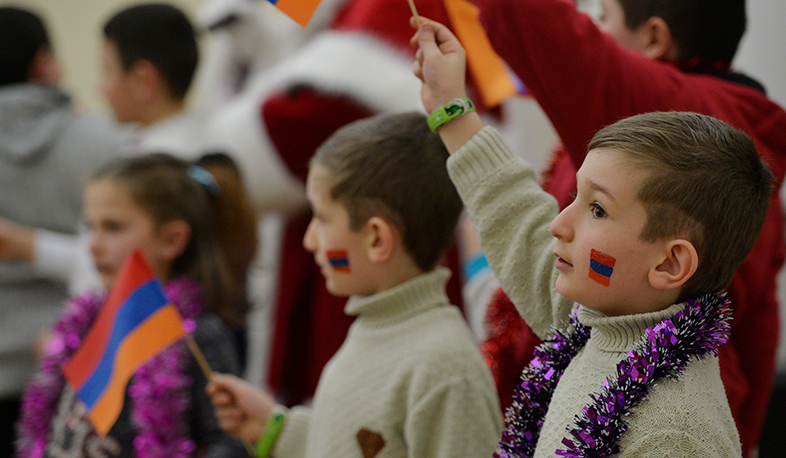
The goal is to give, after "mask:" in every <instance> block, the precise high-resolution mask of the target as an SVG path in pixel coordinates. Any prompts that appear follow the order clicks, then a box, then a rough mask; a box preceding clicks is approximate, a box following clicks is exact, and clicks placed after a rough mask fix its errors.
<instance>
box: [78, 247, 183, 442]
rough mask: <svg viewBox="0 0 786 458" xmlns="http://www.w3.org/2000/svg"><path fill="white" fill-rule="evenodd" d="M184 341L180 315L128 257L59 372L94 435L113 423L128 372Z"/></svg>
mask: <svg viewBox="0 0 786 458" xmlns="http://www.w3.org/2000/svg"><path fill="white" fill-rule="evenodd" d="M186 336H188V334H187V332H186V330H185V328H184V327H183V319H182V317H181V316H180V313H179V312H178V311H177V309H176V308H175V306H174V305H172V304H171V303H170V302H169V300H167V298H166V296H164V291H163V288H162V287H161V283H159V282H158V280H157V279H156V277H155V274H154V273H153V270H152V269H151V268H150V266H149V265H148V264H147V261H146V260H145V258H144V255H143V254H142V252H141V251H139V250H137V251H136V252H134V253H132V254H131V255H130V256H129V257H128V259H126V261H125V263H124V264H123V267H122V269H121V271H120V273H119V274H118V276H117V279H116V280H115V284H114V285H113V287H112V289H111V291H110V292H109V295H108V296H107V300H106V303H105V304H104V306H103V307H102V308H101V310H100V311H99V312H98V315H97V316H96V319H95V321H94V322H93V325H92V326H91V328H90V329H89V330H88V332H87V334H86V335H85V338H84V340H83V341H82V344H81V345H80V347H79V349H77V351H76V352H74V354H73V356H72V357H71V359H70V360H69V361H68V362H67V363H66V365H65V366H64V368H63V375H64V376H65V378H66V380H67V381H68V383H69V384H70V385H71V387H72V388H73V389H74V392H75V393H76V396H77V397H78V398H79V399H81V400H82V402H84V403H85V406H86V408H87V412H88V417H89V418H90V421H91V422H92V423H93V426H94V427H95V429H96V432H97V433H98V434H100V435H101V436H105V435H106V434H107V433H108V432H109V430H110V429H111V428H112V426H113V425H114V424H115V422H116V421H117V417H118V416H119V415H120V411H121V410H122V409H123V401H124V399H125V391H126V386H127V385H128V381H129V379H130V378H131V376H132V375H133V374H134V372H136V370H137V369H138V368H139V367H140V366H141V365H142V364H144V363H145V362H146V361H147V360H149V359H150V358H152V357H153V356H155V355H157V354H158V353H160V352H161V351H163V350H164V349H166V348H167V347H169V346H170V345H171V344H173V343H174V342H176V341H178V340H180V339H181V338H183V337H186ZM188 337H190V336H188Z"/></svg>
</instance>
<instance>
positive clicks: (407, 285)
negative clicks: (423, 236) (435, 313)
mask: <svg viewBox="0 0 786 458" xmlns="http://www.w3.org/2000/svg"><path fill="white" fill-rule="evenodd" d="M450 275H451V273H450V270H448V269H446V268H444V267H437V268H436V269H434V270H432V271H431V272H426V273H424V274H422V275H418V276H417V277H415V278H413V279H411V280H407V281H405V282H404V283H402V284H400V285H398V286H395V287H393V288H390V289H388V290H385V291H382V292H380V293H377V294H374V295H372V296H352V297H351V298H350V299H349V301H347V305H346V306H345V307H344V312H345V313H346V314H347V315H358V320H361V321H362V323H363V324H364V325H365V326H388V325H391V324H395V323H399V322H401V321H404V320H406V319H407V318H410V317H412V316H414V315H417V314H419V313H422V312H423V311H425V310H428V309H430V308H434V307H437V306H440V305H446V304H448V297H447V294H446V293H445V285H446V284H447V281H448V278H450Z"/></svg>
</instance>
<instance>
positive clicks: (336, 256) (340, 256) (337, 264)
mask: <svg viewBox="0 0 786 458" xmlns="http://www.w3.org/2000/svg"><path fill="white" fill-rule="evenodd" d="M325 254H326V255H327V259H328V262H329V263H330V267H332V268H333V270H335V271H337V272H349V255H348V254H347V252H346V250H328V252H327V253H325Z"/></svg>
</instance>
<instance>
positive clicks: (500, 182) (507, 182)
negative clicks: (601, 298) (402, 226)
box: [413, 19, 574, 337]
mask: <svg viewBox="0 0 786 458" xmlns="http://www.w3.org/2000/svg"><path fill="white" fill-rule="evenodd" d="M413 45H416V46H418V53H417V58H416V62H415V65H414V71H415V74H416V75H417V76H418V77H419V78H420V79H421V80H422V81H423V89H422V92H421V95H422V97H423V104H424V106H425V108H426V111H428V112H429V113H431V112H433V111H434V110H436V109H437V108H438V107H440V106H441V105H442V104H444V103H446V102H449V101H451V100H453V99H455V98H457V97H463V96H464V94H465V91H464V76H463V75H464V51H463V49H461V46H460V45H459V43H458V40H457V39H456V37H455V36H454V35H453V34H452V33H451V32H450V31H449V30H448V29H447V28H446V27H444V26H442V25H441V24H438V23H435V22H433V21H429V20H427V19H423V25H422V26H421V27H420V29H419V30H418V32H417V33H416V34H415V36H414V38H413ZM439 135H440V137H441V138H442V140H443V142H444V143H445V146H446V147H447V149H448V151H449V152H450V153H451V155H452V156H451V158H450V159H449V160H448V171H449V173H450V177H451V180H453V183H454V184H455V185H456V189H457V190H458V192H459V195H460V196H461V199H462V201H463V202H464V204H465V206H466V208H467V211H468V213H469V215H470V218H471V219H472V222H473V225H474V226H475V228H476V229H477V230H478V234H479V236H480V242H481V245H482V247H483V250H484V252H485V253H486V255H487V257H488V260H489V264H490V265H491V267H492V269H493V270H494V272H495V274H496V275H497V276H498V278H499V279H500V282H501V283H502V286H503V289H504V290H505V292H506V293H507V294H508V295H509V296H510V298H511V300H512V301H513V303H514V304H515V305H516V308H517V309H518V310H519V313H521V315H522V316H523V317H524V318H525V319H526V320H527V322H528V323H529V324H530V326H531V327H532V329H533V330H534V331H535V332H536V333H537V334H538V335H539V336H541V337H542V336H545V335H546V334H547V333H548V332H549V330H550V327H551V326H559V325H561V323H562V321H563V320H564V319H566V318H567V316H568V314H569V312H570V309H571V308H572V307H573V305H574V304H573V303H572V302H571V301H568V300H566V299H564V298H562V297H561V296H559V294H558V293H557V292H556V289H555V281H556V276H557V274H558V272H557V270H556V269H555V268H554V255H553V244H554V240H555V239H554V238H553V237H552V236H551V232H550V230H549V225H550V223H551V220H552V219H553V218H554V217H555V216H556V215H557V205H556V201H555V200H554V198H553V197H552V196H551V195H549V194H548V193H546V192H545V191H543V189H541V188H540V186H539V185H538V183H537V180H536V178H535V172H534V170H533V169H532V167H531V166H529V165H528V164H526V163H525V162H524V161H523V160H521V159H520V158H519V157H517V156H516V155H514V154H513V153H512V152H511V151H510V150H509V148H508V146H507V145H506V144H505V143H504V141H503V140H502V138H501V137H500V136H499V134H498V133H497V132H496V131H495V130H494V129H493V128H490V127H485V128H484V126H483V122H482V120H481V119H480V117H479V116H478V115H477V114H476V113H469V114H465V115H463V116H461V117H459V118H456V119H454V120H452V121H449V122H448V123H447V124H444V125H443V126H442V127H441V128H440V129H439Z"/></svg>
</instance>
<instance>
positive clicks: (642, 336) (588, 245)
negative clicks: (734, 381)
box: [413, 18, 772, 457]
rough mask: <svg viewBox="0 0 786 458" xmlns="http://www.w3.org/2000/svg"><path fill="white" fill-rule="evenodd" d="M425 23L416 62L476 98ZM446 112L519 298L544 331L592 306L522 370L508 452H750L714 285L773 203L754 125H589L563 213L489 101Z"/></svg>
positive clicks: (745, 249)
mask: <svg viewBox="0 0 786 458" xmlns="http://www.w3.org/2000/svg"><path fill="white" fill-rule="evenodd" d="M421 21H423V22H424V24H425V25H424V26H422V27H421V28H420V30H419V31H418V33H417V34H416V36H415V37H414V38H413V42H414V43H416V44H417V45H418V46H419V51H418V61H417V62H416V64H415V73H416V75H418V77H420V78H421V79H422V80H423V90H422V95H423V101H424V105H425V107H426V110H427V111H428V112H435V111H436V112H437V113H439V112H440V111H442V109H441V107H444V106H445V105H447V106H454V105H457V102H455V101H454V100H455V99H456V98H461V97H464V96H465V89H464V80H463V74H464V73H463V72H464V70H463V67H464V53H463V50H462V49H461V47H460V45H459V43H458V41H457V40H456V38H455V36H453V35H452V34H451V33H450V32H449V31H448V29H447V28H445V27H444V26H442V25H440V24H437V23H434V22H431V21H428V20H426V19H423V18H421ZM465 111H467V110H465ZM448 112H449V113H450V112H451V110H448ZM460 113H461V112H460V111H459V114H460ZM444 121H445V119H443V122H442V123H437V125H436V126H435V127H436V128H438V129H439V134H440V136H441V138H442V139H443V141H444V142H445V145H446V146H447V148H448V151H450V152H451V153H452V154H453V156H452V157H451V158H450V159H449V160H448V170H449V172H450V174H451V178H452V180H453V182H454V184H455V185H456V187H457V189H458V191H459V194H460V195H461V196H462V200H463V201H464V203H465V205H466V206H467V209H468V211H469V213H470V215H471V217H472V220H473V222H474V224H475V225H476V227H477V229H478V232H479V234H480V239H481V243H482V244H483V247H484V249H485V251H486V254H487V255H488V259H489V262H490V264H491V265H492V267H493V268H494V270H495V272H496V273H497V275H498V276H499V278H500V280H501V282H502V284H503V287H504V288H505V289H506V291H507V292H508V294H509V295H510V297H511V298H512V299H513V300H514V302H515V303H516V305H517V308H518V310H519V311H520V313H521V314H522V315H523V316H524V318H525V319H526V320H527V322H528V323H529V324H530V326H531V327H532V328H533V330H535V332H536V333H538V335H540V336H541V337H543V336H545V335H546V333H547V332H548V331H549V327H550V326H560V327H562V326H563V325H564V323H562V321H563V319H564V318H566V317H568V315H569V311H570V310H572V309H574V307H575V306H576V303H578V304H580V305H578V307H577V308H575V312H574V313H573V314H572V317H571V323H570V328H569V331H567V332H565V333H561V334H558V335H557V336H556V337H554V338H553V340H551V341H549V342H547V343H546V344H545V345H544V346H543V347H541V349H540V352H539V353H538V354H537V358H536V359H535V360H534V362H533V364H532V365H531V366H530V367H529V368H528V369H527V370H526V371H525V378H524V381H523V383H522V384H521V388H520V390H519V392H518V393H517V398H516V403H515V409H514V410H513V411H511V412H510V414H509V416H508V418H507V420H508V430H507V431H506V433H505V434H504V435H503V440H502V441H501V443H500V446H499V448H498V455H499V456H536V457H540V456H553V455H554V454H555V453H556V454H558V455H562V456H608V455H611V454H617V453H618V454H619V456H621V457H624V456H631V457H633V456H636V457H641V456H659V457H662V456H670V457H673V456H686V457H687V456H717V457H730V456H740V454H741V448H740V442H739V436H738V433H737V430H736V428H735V425H734V421H733V419H732V416H731V412H730V409H729V405H728V401H727V400H726V396H725V393H724V388H723V384H722V383H721V379H720V371H719V364H718V358H717V356H716V355H717V353H716V352H717V349H718V346H719V345H721V344H723V343H724V342H725V340H726V338H727V337H728V333H729V327H728V323H727V321H726V320H727V319H728V317H727V315H726V314H727V313H728V312H724V309H723V305H724V304H723V302H724V298H723V297H722V296H720V295H718V294H717V293H718V292H719V291H721V290H723V289H724V288H725V287H726V286H727V285H728V283H729V281H730V279H731V277H732V275H733V274H734V272H735V270H736V268H737V266H738V265H739V264H740V263H741V262H742V261H743V260H744V259H745V258H746V257H747V256H748V254H749V252H750V250H751V247H752V246H753V245H754V243H755V241H756V238H757V236H758V233H759V231H760V230H761V226H762V223H763V221H764V218H765V214H766V212H767V206H768V202H769V198H770V192H771V180H772V174H771V173H770V171H769V169H768V168H767V166H766V165H765V164H764V163H763V162H762V161H761V159H760V158H759V156H758V154H757V152H756V148H755V145H754V143H753V141H752V140H751V139H750V138H749V137H747V136H746V135H744V134H742V133H741V132H739V131H737V130H735V129H733V128H731V127H730V126H728V125H727V124H725V123H723V122H721V121H719V120H717V119H714V118H711V117H708V116H704V115H699V114H696V113H685V112H671V113H662V112H656V113H649V114H644V115H638V116H634V117H632V118H627V119H624V120H622V121H619V122H617V123H615V124H613V125H611V126H609V127H607V128H604V129H602V130H601V131H599V132H598V133H597V134H596V135H595V136H594V137H593V139H592V141H591V142H590V143H589V147H588V148H589V152H588V154H587V157H586V159H585V160H584V163H583V165H582V166H581V168H580V169H579V171H578V173H577V183H578V192H577V195H576V197H575V200H574V202H573V203H571V204H570V205H569V206H568V207H567V208H566V209H565V210H563V211H562V212H561V213H559V215H558V216H556V217H554V216H555V215H556V211H557V206H556V203H555V201H554V199H553V197H551V196H550V195H549V194H547V193H546V192H545V191H543V190H542V189H541V188H540V187H539V186H538V185H537V183H536V181H535V174H534V172H533V170H532V168H531V167H529V166H528V165H526V164H524V163H523V162H522V161H519V160H517V158H516V156H515V155H513V154H512V153H511V152H510V151H509V149H508V148H507V146H506V145H505V144H504V143H503V142H502V140H501V139H500V137H499V135H498V134H497V133H496V131H494V130H493V129H491V128H484V126H483V123H482V121H481V120H480V118H479V117H478V116H477V114H476V113H472V112H469V113H468V114H464V115H463V116H459V117H458V118H455V116H454V117H453V118H452V120H451V117H447V122H446V123H445V122H444ZM740 215H745V217H744V218H741V217H740ZM554 257H556V262H555V261H554ZM555 267H556V269H554V268H555ZM560 450H562V452H560ZM598 452H601V453H603V454H598Z"/></svg>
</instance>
